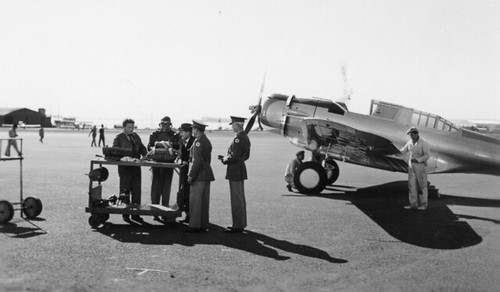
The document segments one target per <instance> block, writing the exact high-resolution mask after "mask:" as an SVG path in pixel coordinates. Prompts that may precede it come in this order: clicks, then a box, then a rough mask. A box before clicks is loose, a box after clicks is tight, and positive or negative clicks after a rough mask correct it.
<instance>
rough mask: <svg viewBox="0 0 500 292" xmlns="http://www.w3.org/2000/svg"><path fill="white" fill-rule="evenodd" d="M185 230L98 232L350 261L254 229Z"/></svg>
mask: <svg viewBox="0 0 500 292" xmlns="http://www.w3.org/2000/svg"><path fill="white" fill-rule="evenodd" d="M185 229H186V226H185V225H183V224H180V223H175V224H170V225H167V226H162V225H151V224H147V223H146V224H142V225H141V224H132V225H129V224H120V225H116V224H111V223H106V224H104V225H103V226H102V227H100V228H98V229H96V231H97V232H100V233H102V234H104V235H106V236H109V237H111V238H113V239H116V240H119V241H121V242H139V243H142V244H156V245H173V244H181V245H184V246H195V245H197V244H205V245H206V244H211V245H223V246H226V247H228V248H233V249H239V250H243V251H246V252H249V253H253V254H256V255H259V256H263V257H268V258H272V259H275V260H279V261H283V260H288V259H290V257H289V256H284V255H282V254H280V252H279V251H280V250H281V251H285V252H288V253H295V254H298V255H301V256H306V257H311V258H316V259H320V260H325V261H328V262H330V263H335V264H342V263H347V260H344V259H338V258H334V257H331V256H330V255H329V254H328V253H327V252H325V251H324V250H321V249H317V248H314V247H311V246H307V245H303V244H295V243H292V242H289V241H286V240H279V239H276V238H272V237H270V236H267V235H264V234H261V233H257V232H253V231H250V230H245V232H244V233H242V234H228V233H224V230H225V228H222V227H221V226H218V225H215V224H210V228H209V230H210V231H208V232H202V233H185V232H184V230H185Z"/></svg>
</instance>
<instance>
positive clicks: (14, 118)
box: [0, 108, 52, 127]
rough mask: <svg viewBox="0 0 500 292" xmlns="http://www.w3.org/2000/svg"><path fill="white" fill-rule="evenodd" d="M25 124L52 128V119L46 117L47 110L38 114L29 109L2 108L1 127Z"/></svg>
mask: <svg viewBox="0 0 500 292" xmlns="http://www.w3.org/2000/svg"><path fill="white" fill-rule="evenodd" d="M20 121H21V122H23V123H24V124H26V125H43V126H44V127H52V122H51V118H50V117H47V116H46V115H45V109H43V108H39V109H38V112H37V111H34V110H30V109H28V108H0V126H3V125H12V124H14V123H16V124H17V123H19V122H20Z"/></svg>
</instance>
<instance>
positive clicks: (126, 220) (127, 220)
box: [122, 215, 132, 223]
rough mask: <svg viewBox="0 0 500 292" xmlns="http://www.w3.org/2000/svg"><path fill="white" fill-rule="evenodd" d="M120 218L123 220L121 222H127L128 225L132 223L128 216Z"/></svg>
mask: <svg viewBox="0 0 500 292" xmlns="http://www.w3.org/2000/svg"><path fill="white" fill-rule="evenodd" d="M122 218H123V221H125V222H128V223H132V221H131V220H130V216H129V215H122Z"/></svg>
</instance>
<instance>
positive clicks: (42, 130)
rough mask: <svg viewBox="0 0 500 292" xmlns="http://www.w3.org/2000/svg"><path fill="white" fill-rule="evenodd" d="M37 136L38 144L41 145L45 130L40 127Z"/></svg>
mask: <svg viewBox="0 0 500 292" xmlns="http://www.w3.org/2000/svg"><path fill="white" fill-rule="evenodd" d="M38 135H40V142H41V143H43V137H44V136H45V130H44V129H43V125H40V130H38Z"/></svg>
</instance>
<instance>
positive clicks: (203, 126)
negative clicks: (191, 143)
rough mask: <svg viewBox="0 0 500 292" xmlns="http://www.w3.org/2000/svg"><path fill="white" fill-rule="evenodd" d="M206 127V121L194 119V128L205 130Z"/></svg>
mask: <svg viewBox="0 0 500 292" xmlns="http://www.w3.org/2000/svg"><path fill="white" fill-rule="evenodd" d="M206 127H207V125H205V124H204V123H202V122H199V121H195V120H193V128H196V129H200V130H202V131H205V128H206Z"/></svg>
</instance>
